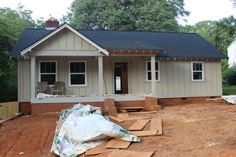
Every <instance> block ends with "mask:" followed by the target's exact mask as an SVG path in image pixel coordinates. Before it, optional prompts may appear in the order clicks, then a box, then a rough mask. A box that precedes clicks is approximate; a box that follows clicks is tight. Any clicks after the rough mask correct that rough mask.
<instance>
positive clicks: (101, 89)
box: [98, 56, 104, 96]
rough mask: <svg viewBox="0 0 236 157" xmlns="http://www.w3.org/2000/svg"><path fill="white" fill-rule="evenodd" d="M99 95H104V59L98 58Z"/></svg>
mask: <svg viewBox="0 0 236 157" xmlns="http://www.w3.org/2000/svg"><path fill="white" fill-rule="evenodd" d="M98 95H99V96H103V95H104V85H103V58H102V56H98Z"/></svg>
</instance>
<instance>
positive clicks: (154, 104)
mask: <svg viewBox="0 0 236 157" xmlns="http://www.w3.org/2000/svg"><path fill="white" fill-rule="evenodd" d="M160 109H161V106H160V105H159V104H158V99H157V98H156V97H145V101H144V110H147V111H153V110H154V111H157V110H160Z"/></svg>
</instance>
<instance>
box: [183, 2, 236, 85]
mask: <svg viewBox="0 0 236 157" xmlns="http://www.w3.org/2000/svg"><path fill="white" fill-rule="evenodd" d="M235 1H236V0H235ZM181 31H183V32H195V33H198V34H199V35H200V36H202V37H203V38H204V39H206V40H207V41H208V42H210V43H211V44H212V45H214V46H215V47H216V48H218V49H219V50H221V51H222V52H224V53H225V54H226V55H227V48H228V46H229V45H230V44H231V42H232V41H233V40H234V38H235V37H236V19H235V18H234V17H233V16H230V17H227V18H223V19H221V20H218V21H202V22H198V23H197V24H195V25H194V26H183V27H182V28H181ZM221 70H222V76H223V80H224V83H226V84H227V81H228V80H229V79H227V77H231V75H230V74H234V73H233V72H232V70H230V71H229V70H228V62H227V60H226V59H224V60H222V61H221Z"/></svg>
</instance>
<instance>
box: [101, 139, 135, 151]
mask: <svg viewBox="0 0 236 157" xmlns="http://www.w3.org/2000/svg"><path fill="white" fill-rule="evenodd" d="M130 143H131V142H128V141H121V140H117V139H112V140H110V141H109V142H108V143H107V144H106V146H105V147H106V148H120V149H126V148H128V147H129V145H130Z"/></svg>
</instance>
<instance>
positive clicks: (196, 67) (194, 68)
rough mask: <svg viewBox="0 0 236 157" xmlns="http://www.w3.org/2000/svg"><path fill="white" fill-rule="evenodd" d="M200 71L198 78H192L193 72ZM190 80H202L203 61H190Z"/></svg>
mask: <svg viewBox="0 0 236 157" xmlns="http://www.w3.org/2000/svg"><path fill="white" fill-rule="evenodd" d="M197 73H200V75H199V78H194V76H195V74H197ZM192 80H193V81H203V80H204V76H203V62H192Z"/></svg>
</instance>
